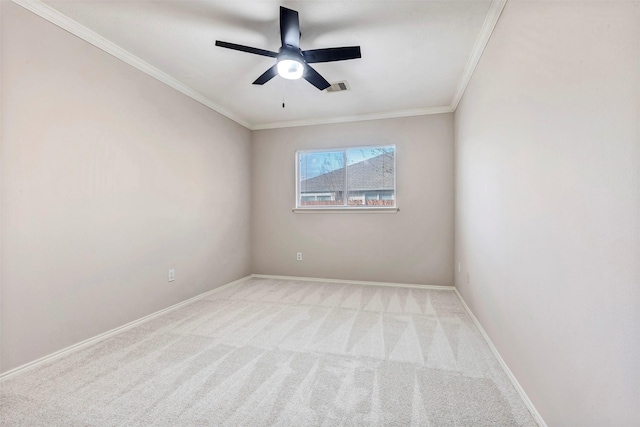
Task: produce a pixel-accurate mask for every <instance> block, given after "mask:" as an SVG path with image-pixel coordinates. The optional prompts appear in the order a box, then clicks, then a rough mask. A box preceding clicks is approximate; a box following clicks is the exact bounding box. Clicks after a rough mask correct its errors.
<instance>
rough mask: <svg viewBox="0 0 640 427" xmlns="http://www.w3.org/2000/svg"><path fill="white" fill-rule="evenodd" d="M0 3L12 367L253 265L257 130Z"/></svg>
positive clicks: (7, 346) (6, 341)
mask: <svg viewBox="0 0 640 427" xmlns="http://www.w3.org/2000/svg"><path fill="white" fill-rule="evenodd" d="M1 3H2V70H1V71H2V114H3V117H2V176H1V178H2V200H1V201H2V212H1V215H2V306H1V314H2V319H1V320H2V325H1V326H2V331H1V332H2V342H1V344H2V353H1V354H2V370H3V371H6V370H8V369H11V368H14V367H16V366H18V365H21V364H23V363H26V362H29V361H32V360H34V359H36V358H38V357H41V356H44V355H47V354H49V353H51V352H53V351H56V350H59V349H61V348H64V347H66V346H69V345H71V344H74V343H77V342H79V341H81V340H83V339H86V338H89V337H92V336H95V335H97V334H99V333H101V332H105V331H107V330H109V329H111V328H114V327H117V326H120V325H123V324H125V323H127V322H130V321H132V320H135V319H138V318H140V317H142V316H144V315H147V314H150V313H152V312H154V311H156V310H159V309H162V308H165V307H167V306H169V305H172V304H174V303H177V302H180V301H183V300H185V299H187V298H189V297H191V296H194V295H196V294H199V293H202V292H204V291H206V290H209V289H212V288H215V287H216V286H219V285H221V284H224V283H227V282H229V281H232V280H235V279H238V278H240V277H242V276H245V275H247V274H249V273H250V251H249V244H250V240H249V238H250V236H249V224H250V222H249V211H250V202H249V197H248V195H249V191H250V190H249V185H250V180H249V176H250V162H249V156H250V140H251V136H250V132H249V131H248V130H246V129H244V128H242V127H241V126H239V125H237V124H236V123H234V122H231V121H230V120H228V119H226V118H224V117H222V116H220V115H218V114H217V113H214V112H213V111H211V110H210V109H208V108H206V107H204V106H202V105H200V104H198V103H197V102H195V101H193V100H191V99H189V98H187V97H186V96H184V95H182V94H180V93H178V92H176V91H175V90H173V89H171V88H169V87H167V86H165V85H164V84H162V83H160V82H158V81H157V80H155V79H153V78H151V77H149V76H147V75H145V74H143V73H141V72H139V71H137V70H135V69H134V68H132V67H131V66H129V65H127V64H125V63H122V62H121V61H119V60H118V59H115V58H114V57H112V56H110V55H108V54H106V53H104V52H102V51H101V50H99V49H97V48H95V47H93V46H91V45H89V44H87V43H86V42H84V41H82V40H80V39H78V38H77V37H75V36H73V35H71V34H69V33H67V32H65V31H64V30H62V29H60V28H58V27H56V26H54V25H53V24H50V23H48V22H46V21H44V20H43V19H41V18H39V17H37V16H35V15H34V14H32V13H30V12H28V11H26V10H24V9H22V8H21V7H19V6H16V5H15V4H12V3H9V2H4V1H3V2H1ZM238 194H244V195H246V196H247V197H238ZM169 268H175V269H176V276H177V277H176V280H175V282H173V283H171V284H169V283H167V270H168V269H169Z"/></svg>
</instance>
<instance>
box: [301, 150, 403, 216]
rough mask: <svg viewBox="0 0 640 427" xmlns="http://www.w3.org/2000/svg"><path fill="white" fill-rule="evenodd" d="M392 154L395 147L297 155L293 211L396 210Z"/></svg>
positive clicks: (326, 151) (309, 151) (394, 163)
mask: <svg viewBox="0 0 640 427" xmlns="http://www.w3.org/2000/svg"><path fill="white" fill-rule="evenodd" d="M395 154H396V147H395V145H387V146H380V147H352V148H343V149H332V150H306V151H298V152H296V166H297V167H296V208H299V209H327V208H338V209H345V208H348V209H351V208H352V209H355V210H357V209H366V208H374V209H375V208H378V209H379V208H395V207H396V197H395V195H396V156H395Z"/></svg>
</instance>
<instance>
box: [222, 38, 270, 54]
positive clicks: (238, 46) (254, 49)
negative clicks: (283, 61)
mask: <svg viewBox="0 0 640 427" xmlns="http://www.w3.org/2000/svg"><path fill="white" fill-rule="evenodd" d="M216 46H220V47H226V48H227V49H233V50H239V51H241V52H248V53H253V54H256V55H262V56H270V57H271V58H275V57H276V56H278V52H271V51H270V50H264V49H258V48H257V47H250V46H243V45H241V44H235V43H228V42H222V41H220V40H216Z"/></svg>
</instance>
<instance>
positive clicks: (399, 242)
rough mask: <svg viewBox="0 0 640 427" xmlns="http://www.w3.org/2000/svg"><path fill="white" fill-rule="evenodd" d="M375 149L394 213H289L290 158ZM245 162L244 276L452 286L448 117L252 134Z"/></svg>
mask: <svg viewBox="0 0 640 427" xmlns="http://www.w3.org/2000/svg"><path fill="white" fill-rule="evenodd" d="M384 144H396V152H397V153H396V155H397V158H396V163H397V200H398V206H399V208H400V212H398V213H396V214H388V213H359V214H329V213H318V214H306V213H305V214H294V213H292V211H291V209H292V208H293V207H294V205H295V152H296V150H300V149H313V148H327V147H345V146H361V145H384ZM252 162H253V164H252V170H253V177H252V201H253V209H252V256H253V257H252V266H253V272H254V273H261V274H279V275H290V276H306V277H323V278H338V279H351V280H373V281H388V282H404V283H419V284H429V285H452V282H453V115H452V114H438V115H432V116H422V117H411V118H400V119H389V120H376V121H366V122H357V123H343V124H334V125H322V126H307V127H296V128H287V129H276V130H260V131H255V132H254V133H253V144H252ZM296 252H302V253H303V261H302V262H298V261H296Z"/></svg>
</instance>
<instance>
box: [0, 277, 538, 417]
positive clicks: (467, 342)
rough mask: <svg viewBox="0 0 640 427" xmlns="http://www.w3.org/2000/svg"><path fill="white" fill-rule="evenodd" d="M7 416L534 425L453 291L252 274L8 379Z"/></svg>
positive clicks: (2, 392) (0, 394)
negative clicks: (205, 296) (307, 280)
mask: <svg viewBox="0 0 640 427" xmlns="http://www.w3.org/2000/svg"><path fill="white" fill-rule="evenodd" d="M0 399H1V406H0V416H1V418H0V421H1V424H2V425H6V426H76V425H77V426H80V425H82V426H85V425H87V426H142V425H144V426H147V425H161V426H207V425H229V426H263V425H265V426H266V425H279V426H315V425H323V426H339V425H342V426H350V425H367V426H369V425H393V426H409V425H420V426H489V425H492V426H535V425H536V424H535V421H534V420H533V418H532V416H531V415H530V414H529V412H528V410H527V408H526V406H525V405H524V403H523V402H522V400H521V399H520V397H519V396H518V394H517V393H516V391H515V389H514V388H513V386H512V385H511V383H510V382H509V380H508V379H507V377H506V375H505V373H504V372H503V371H502V369H501V367H500V365H499V364H498V362H497V361H496V359H495V358H494V356H493V354H492V353H491V350H490V349H489V348H488V346H487V344H486V343H485V342H484V340H483V338H482V336H481V334H480V332H479V331H478V329H477V328H476V327H475V325H474V323H473V321H472V320H471V319H470V318H469V316H468V315H467V314H466V312H465V311H464V308H463V306H462V304H461V302H460V300H459V299H458V298H457V296H456V294H455V293H454V292H452V291H434V290H425V289H415V288H399V287H382V286H361V285H351V284H332V283H314V282H294V281H284V280H273V279H251V280H249V281H246V282H243V283H241V284H239V285H236V286H232V287H230V288H227V289H225V290H223V291H221V292H219V293H216V294H213V295H211V296H209V297H208V298H206V299H201V300H198V301H196V302H194V303H192V304H190V305H188V306H185V307H183V308H181V309H179V310H175V311H172V312H170V313H167V314H165V315H163V316H161V317H158V318H155V319H153V320H151V321H149V322H146V323H144V324H141V325H139V326H138V327H136V328H132V329H130V330H127V331H124V332H122V333H120V334H118V335H116V336H113V337H111V338H109V339H107V340H104V341H101V342H99V343H97V344H94V345H92V346H90V347H87V348H85V349H82V350H80V351H77V352H74V353H72V354H70V355H67V356H66V357H64V358H62V359H59V360H57V361H54V362H51V363H49V364H47V365H44V366H41V367H38V368H36V369H34V370H31V371H28V372H26V373H24V374H21V375H18V376H16V377H12V378H9V379H8V380H6V381H4V382H3V383H2V384H0Z"/></svg>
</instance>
